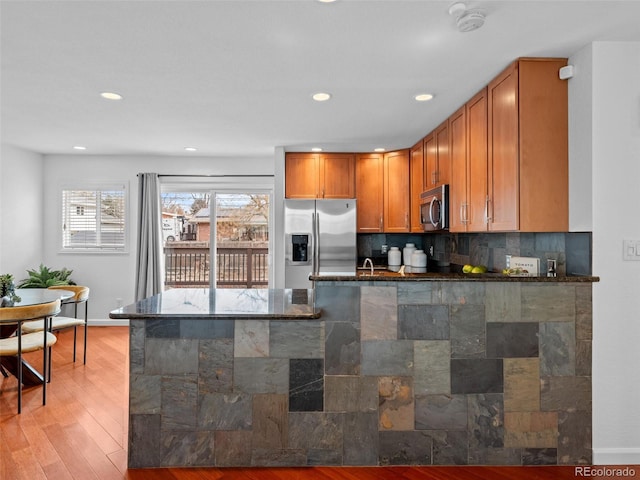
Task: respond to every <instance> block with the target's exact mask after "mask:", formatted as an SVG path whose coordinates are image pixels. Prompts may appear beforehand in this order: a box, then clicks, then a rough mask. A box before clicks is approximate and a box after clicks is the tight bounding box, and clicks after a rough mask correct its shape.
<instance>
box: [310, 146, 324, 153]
mask: <svg viewBox="0 0 640 480" xmlns="http://www.w3.org/2000/svg"><path fill="white" fill-rule="evenodd" d="M311 151H312V152H321V151H322V149H321V148H320V147H313V148H312V149H311Z"/></svg>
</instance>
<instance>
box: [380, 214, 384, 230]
mask: <svg viewBox="0 0 640 480" xmlns="http://www.w3.org/2000/svg"><path fill="white" fill-rule="evenodd" d="M382 230H384V222H383V221H382V215H380V231H382Z"/></svg>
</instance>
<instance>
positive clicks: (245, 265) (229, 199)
mask: <svg viewBox="0 0 640 480" xmlns="http://www.w3.org/2000/svg"><path fill="white" fill-rule="evenodd" d="M222 186H224V187H226V185H222ZM207 187H209V189H207ZM216 187H221V185H216V184H213V183H212V184H207V185H206V186H202V185H198V186H197V187H195V186H192V187H190V188H185V185H170V184H167V185H163V188H162V217H163V218H162V232H163V239H164V254H165V262H164V263H165V289H169V288H194V287H196V288H197V287H210V288H269V286H270V284H271V282H272V279H273V273H272V272H271V268H270V263H271V262H270V258H271V256H270V251H271V240H270V235H269V233H270V230H271V224H272V212H271V197H272V193H271V190H270V189H263V188H255V187H254V188H233V189H229V188H216Z"/></svg>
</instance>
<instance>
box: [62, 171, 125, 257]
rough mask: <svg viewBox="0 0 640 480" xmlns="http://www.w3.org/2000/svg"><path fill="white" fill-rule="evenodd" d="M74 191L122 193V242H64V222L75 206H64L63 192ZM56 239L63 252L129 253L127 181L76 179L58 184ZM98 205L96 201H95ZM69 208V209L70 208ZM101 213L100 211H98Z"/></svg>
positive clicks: (85, 253)
mask: <svg viewBox="0 0 640 480" xmlns="http://www.w3.org/2000/svg"><path fill="white" fill-rule="evenodd" d="M74 191H89V192H106V191H118V192H122V193H123V207H122V213H123V215H124V218H123V226H122V235H123V239H122V244H119V245H113V244H111V245H108V244H103V245H99V244H95V245H84V246H83V245H79V246H71V245H70V244H67V243H66V242H65V239H64V237H65V222H66V221H67V218H69V217H68V215H70V212H71V210H74V209H75V208H76V207H70V206H68V205H67V206H66V207H65V192H74ZM58 202H59V203H58V215H59V217H58V241H59V244H58V245H59V253H64V254H73V255H83V254H84V255H89V254H90V255H94V254H111V255H112V254H129V251H130V241H129V232H130V228H131V218H130V217H131V215H130V209H129V202H130V189H129V182H127V181H122V182H119V181H110V182H94V181H87V182H83V181H77V182H74V183H64V184H62V185H60V187H59V190H58ZM96 205H98V202H96ZM70 208H71V210H70ZM82 209H83V211H84V212H85V213H86V208H85V207H82ZM100 213H101V212H100ZM97 226H98V222H96V228H95V232H97V231H98V228H97Z"/></svg>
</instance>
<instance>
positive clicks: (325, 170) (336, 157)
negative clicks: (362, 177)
mask: <svg viewBox="0 0 640 480" xmlns="http://www.w3.org/2000/svg"><path fill="white" fill-rule="evenodd" d="M355 178H356V156H355V155H354V154H353V153H329V154H322V155H320V195H319V197H320V198H355V196H356V192H355V190H356V181H355Z"/></svg>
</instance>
